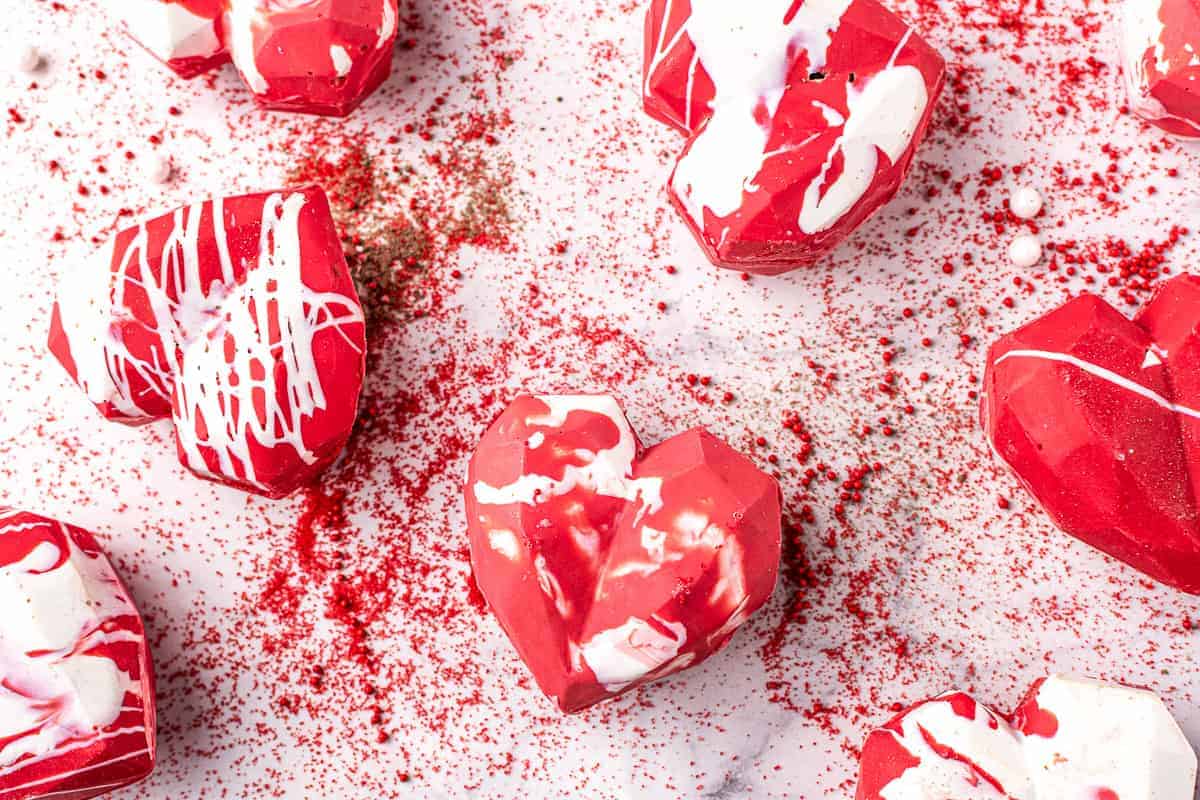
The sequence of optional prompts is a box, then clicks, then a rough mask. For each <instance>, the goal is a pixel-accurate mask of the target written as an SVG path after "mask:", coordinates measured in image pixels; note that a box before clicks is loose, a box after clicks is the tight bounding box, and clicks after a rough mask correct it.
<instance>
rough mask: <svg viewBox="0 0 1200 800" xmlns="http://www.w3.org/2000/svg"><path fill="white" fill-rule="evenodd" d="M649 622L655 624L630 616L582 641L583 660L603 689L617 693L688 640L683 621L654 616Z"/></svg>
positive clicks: (652, 669) (670, 656)
mask: <svg viewBox="0 0 1200 800" xmlns="http://www.w3.org/2000/svg"><path fill="white" fill-rule="evenodd" d="M652 621H653V622H655V623H657V625H651V624H650V623H649V622H645V621H643V620H640V619H637V618H635V617H630V618H629V619H628V620H626V621H625V623H624V624H622V625H620V626H618V627H616V628H610V629H609V630H606V631H601V632H600V633H597V634H596V635H595V636H593V637H592V638H591V639H589V640H588V641H586V642H584V643H583V645H582V646H581V650H582V652H583V660H584V661H585V662H587V665H588V668H589V669H591V671H592V672H593V673H594V674H595V676H596V681H597V683H600V684H601V685H602V686H604V688H605V689H606V690H608V691H610V692H619V691H621V690H622V689H624V688H625V687H626V686H628V685H629V684H631V683H633V682H634V681H636V680H640V679H641V678H644V677H645V676H647V675H649V674H650V673H652V672H654V671H655V670H657V669H659V668H660V667H662V666H663V665H665V664H667V663H669V662H670V661H671V659H673V658H675V656H677V655H678V654H679V649H680V648H681V647H683V645H684V644H685V643H686V642H687V628H686V627H684V625H683V624H682V623H679V622H668V621H666V620H662V619H659V618H657V617H653V618H652Z"/></svg>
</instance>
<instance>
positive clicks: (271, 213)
mask: <svg viewBox="0 0 1200 800" xmlns="http://www.w3.org/2000/svg"><path fill="white" fill-rule="evenodd" d="M364 336H365V332H364V323H363V312H362V307H361V306H360V305H359V302H358V296H357V294H356V293H355V290H354V284H353V281H352V280H351V277H350V271H349V269H348V268H347V266H346V261H345V258H344V256H343V255H342V246H341V242H340V240H339V239H338V235H337V231H336V230H335V228H334V224H333V219H332V217H331V216H330V212H329V205H328V202H327V201H326V199H325V194H324V192H322V191H321V190H320V189H318V188H315V187H310V188H306V189H299V190H294V191H280V192H272V193H263V194H254V195H246V196H243V197H233V198H228V199H223V200H222V199H218V200H212V201H208V202H203V203H197V204H196V205H193V206H189V207H186V208H181V209H179V210H177V211H175V212H173V213H171V214H167V215H165V216H161V217H158V218H157V219H152V220H150V221H148V222H145V223H143V224H141V225H138V226H136V227H132V228H128V229H126V230H124V231H122V232H121V233H119V234H117V236H116V238H115V239H114V241H113V243H112V244H111V245H110V246H109V247H108V248H106V249H105V250H104V251H103V252H102V253H101V254H100V258H99V259H98V261H96V262H92V263H85V264H82V265H80V267H79V268H78V269H76V270H74V271H73V272H72V273H70V274H68V275H67V276H66V277H65V279H64V280H63V282H62V286H61V289H60V291H59V295H58V302H57V303H56V304H55V307H54V314H53V318H52V320H51V329H50V341H49V344H50V350H51V352H53V353H54V355H55V356H56V357H57V358H58V360H59V361H61V362H62V364H63V366H64V367H66V369H67V371H68V372H69V373H70V374H71V376H72V377H73V378H74V379H75V382H76V383H78V384H79V386H80V388H82V389H83V390H84V392H85V393H86V394H87V396H88V397H89V399H91V400H92V402H93V403H95V404H96V407H97V408H98V409H99V410H100V412H101V413H102V414H104V416H106V417H108V418H109V419H114V420H117V421H120V422H126V423H129V424H140V423H144V422H148V421H150V420H154V419H158V418H161V417H170V418H171V420H172V421H173V423H174V426H175V436H176V441H177V443H178V446H179V456H180V460H181V461H182V462H183V463H184V464H185V465H186V466H187V467H189V468H190V469H192V470H193V471H195V472H196V473H198V474H200V475H202V476H204V477H207V478H211V479H214V480H219V481H223V482H226V483H230V484H232V485H236V486H241V487H244V488H247V489H250V490H252V491H256V492H259V493H262V494H265V495H268V496H272V497H278V496H282V495H285V494H288V493H290V492H291V491H293V490H295V489H296V488H297V487H299V486H301V485H302V484H304V483H306V482H308V481H310V480H311V479H312V478H313V477H314V476H315V475H317V474H318V473H319V472H321V471H322V470H323V469H325V467H327V466H329V464H331V463H332V462H333V460H334V459H335V458H336V457H337V455H338V453H339V452H341V449H342V447H343V446H344V445H345V443H346V440H347V438H348V437H349V435H350V430H351V427H352V426H353V424H354V419H355V416H356V413H357V404H358V396H359V392H360V390H361V388H362V379H363V371H364V354H365V350H366V345H365V339H364Z"/></svg>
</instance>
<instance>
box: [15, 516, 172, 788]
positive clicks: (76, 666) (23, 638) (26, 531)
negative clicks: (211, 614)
mask: <svg viewBox="0 0 1200 800" xmlns="http://www.w3.org/2000/svg"><path fill="white" fill-rule="evenodd" d="M154 758H155V703H154V675H153V670H152V668H151V663H150V651H149V648H148V647H147V644H146V634H145V630H144V628H143V627H142V620H141V617H140V616H139V615H138V611H137V608H135V607H134V604H133V601H132V600H130V598H129V594H128V593H127V592H126V591H125V588H124V586H123V585H122V584H121V580H120V578H118V577H117V574H116V573H115V572H114V571H113V568H112V565H111V564H109V562H108V559H107V558H105V556H104V554H103V552H101V550H100V547H99V545H97V544H96V540H95V539H94V538H92V535H91V534H89V533H87V532H86V531H83V530H80V529H78V528H74V527H71V526H69V525H63V524H62V523H59V522H54V521H52V520H48V519H44V518H42V517H38V516H35V515H33V514H28V513H25V512H20V511H12V510H9V509H4V508H0V800H30V799H31V798H60V799H61V798H70V800H83V798H88V797H95V796H97V795H100V794H106V793H108V792H110V791H112V790H113V789H116V788H118V787H121V786H127V785H129V784H131V783H134V782H136V781H139V780H141V779H142V778H145V777H146V776H147V775H149V774H150V772H151V771H152V770H153V769H154Z"/></svg>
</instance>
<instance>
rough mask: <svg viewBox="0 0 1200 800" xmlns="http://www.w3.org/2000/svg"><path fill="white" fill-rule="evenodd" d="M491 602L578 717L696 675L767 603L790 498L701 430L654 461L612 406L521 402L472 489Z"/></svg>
mask: <svg viewBox="0 0 1200 800" xmlns="http://www.w3.org/2000/svg"><path fill="white" fill-rule="evenodd" d="M466 506H467V519H468V525H469V529H470V537H471V560H472V565H473V567H474V570H475V577H476V581H477V582H478V585H479V588H480V590H481V591H482V592H483V595H484V597H485V598H486V599H487V601H488V604H489V605H490V606H491V608H492V611H493V612H494V613H495V614H496V617H497V619H498V620H499V621H500V624H501V626H502V627H503V628H504V630H505V631H506V632H507V633H508V635H509V638H510V639H512V641H513V643H514V644H515V645H516V647H517V650H518V652H519V653H520V654H521V657H522V658H523V659H524V660H525V663H526V664H527V665H528V666H529V668H530V670H531V671H532V672H533V674H534V677H535V678H536V679H537V681H538V684H539V685H540V686H541V688H542V689H543V691H545V692H546V694H548V695H550V696H551V697H554V698H555V699H556V700H557V701H558V703H559V705H560V706H561V707H562V708H563V709H564V710H567V711H577V710H580V709H582V708H585V707H587V706H589V705H592V704H593V703H597V702H599V701H601V700H604V699H607V698H610V697H615V696H616V695H618V694H620V693H622V692H625V691H628V690H629V689H632V688H634V687H636V686H639V685H641V684H644V683H647V682H649V681H653V680H656V679H658V678H662V677H665V676H666V675H669V674H671V673H673V672H677V671H679V670H681V669H684V668H685V667H688V666H692V665H694V664H696V663H699V662H700V661H702V660H704V659H705V658H707V657H708V656H709V655H711V654H712V653H713V652H715V651H716V650H718V649H720V648H721V647H722V646H724V644H725V643H726V642H727V641H728V640H729V638H730V636H732V635H733V632H734V631H735V630H736V629H737V628H738V627H739V626H740V625H741V624H742V623H743V622H744V621H745V620H746V619H747V618H748V617H749V615H750V614H752V613H753V612H754V611H755V610H756V609H757V608H758V607H759V606H761V605H762V604H763V603H764V602H765V601H766V600H767V598H768V597H769V596H770V594H771V591H772V589H773V588H774V585H775V579H776V575H777V572H778V568H779V554H780V509H779V490H778V488H777V486H776V485H775V482H774V480H772V479H771V478H770V477H769V476H768V475H766V474H764V473H762V472H761V471H760V470H758V469H757V468H756V467H755V466H754V465H753V464H752V463H750V462H749V461H748V460H747V459H746V458H745V457H744V456H741V455H740V454H738V453H736V452H734V451H733V450H731V449H730V448H729V447H728V445H726V444H725V443H724V442H721V441H720V440H718V439H716V438H715V437H713V436H711V435H710V434H708V433H706V432H704V431H702V430H694V431H690V432H688V433H685V434H681V435H679V436H676V437H674V438H673V439H670V440H668V441H666V442H664V443H662V444H660V445H658V446H656V447H653V448H650V449H649V450H646V451H643V449H642V447H641V445H640V444H639V442H638V440H637V437H636V435H635V434H634V432H633V429H632V427H630V425H629V422H628V421H627V420H626V418H625V415H624V413H623V412H622V410H621V407H620V405H619V404H618V403H617V401H616V400H614V399H613V398H611V397H608V396H603V395H601V396H543V397H533V396H528V395H526V396H523V397H519V398H518V399H516V400H515V401H514V402H513V403H512V405H510V406H509V407H508V409H507V410H505V412H504V413H503V414H501V416H500V418H499V419H497V420H496V422H495V423H494V424H493V425H492V426H491V428H490V429H489V430H488V432H487V433H486V434H485V435H484V437H483V440H482V441H481V442H480V444H479V447H478V449H477V450H476V452H475V455H474V456H473V457H472V459H471V464H470V468H469V473H468V477H467V485H466Z"/></svg>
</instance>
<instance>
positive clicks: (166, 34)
mask: <svg viewBox="0 0 1200 800" xmlns="http://www.w3.org/2000/svg"><path fill="white" fill-rule="evenodd" d="M108 4H109V7H110V8H111V10H112V13H114V14H115V15H116V16H117V17H118V18H120V19H122V20H123V21H124V22H125V27H126V28H127V29H128V31H129V33H130V34H131V35H132V36H133V37H134V38H135V39H136V40H137V41H139V42H140V43H141V44H142V46H144V47H145V48H146V49H147V50H149V51H150V52H151V53H153V54H154V55H155V56H156V57H157V58H159V59H160V60H161V61H163V62H164V63H166V64H167V66H169V67H170V68H171V69H173V70H175V72H177V73H178V74H180V75H181V76H183V77H185V78H190V77H194V76H196V75H199V74H201V73H203V72H207V71H208V70H210V69H212V68H214V67H216V66H219V65H221V64H223V63H224V62H226V61H228V60H230V57H232V59H233V62H234V65H235V66H236V67H237V69H238V72H239V73H241V76H242V79H243V80H244V81H245V82H246V85H247V86H248V87H249V88H250V90H251V91H252V92H253V93H254V99H255V102H257V103H258V105H260V106H262V107H263V108H269V109H273V110H278V111H295V112H300V113H306V114H322V115H328V116H345V115H346V114H349V113H350V112H351V111H353V110H354V109H355V108H357V107H358V105H359V104H360V103H361V102H362V101H363V100H364V99H365V98H366V97H367V96H368V95H370V94H371V92H373V91H375V89H377V88H378V87H379V85H380V84H381V83H383V81H384V80H385V79H386V78H387V76H388V73H389V72H390V70H391V64H392V51H393V46H394V45H395V42H396V34H397V32H398V30H399V7H398V4H397V0H108Z"/></svg>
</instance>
